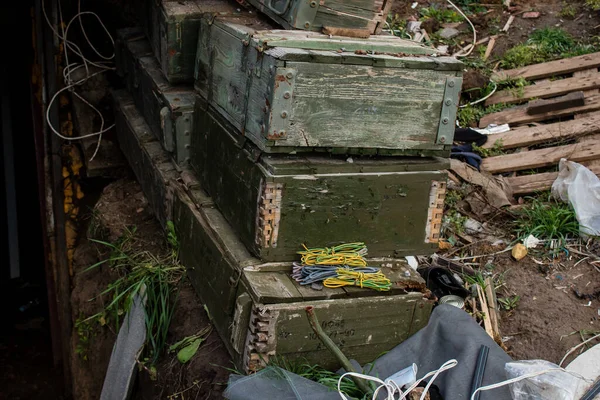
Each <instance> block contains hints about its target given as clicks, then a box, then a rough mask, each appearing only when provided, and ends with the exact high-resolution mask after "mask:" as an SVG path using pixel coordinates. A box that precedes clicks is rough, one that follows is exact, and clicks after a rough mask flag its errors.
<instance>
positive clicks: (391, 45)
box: [204, 14, 464, 71]
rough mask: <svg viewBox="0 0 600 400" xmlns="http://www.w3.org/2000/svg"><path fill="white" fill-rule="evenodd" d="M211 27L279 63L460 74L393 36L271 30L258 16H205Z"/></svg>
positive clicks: (453, 64)
mask: <svg viewBox="0 0 600 400" xmlns="http://www.w3.org/2000/svg"><path fill="white" fill-rule="evenodd" d="M204 18H206V19H207V20H208V21H209V23H210V24H215V25H216V26H218V27H219V28H220V29H222V30H224V31H225V32H227V33H229V34H231V35H232V36H234V37H236V38H238V39H240V40H242V41H244V42H246V41H247V42H248V43H249V45H251V46H253V47H255V48H257V49H258V50H259V51H261V52H263V51H264V52H265V54H268V55H270V56H272V57H274V58H276V59H279V60H282V61H306V62H312V63H330V64H341V63H343V64H352V65H377V66H380V67H391V68H415V69H436V70H447V71H462V69H463V67H464V65H463V63H462V62H461V61H459V60H457V59H456V58H453V57H441V56H439V54H440V52H439V51H438V50H436V49H433V48H431V47H427V46H424V45H422V44H419V43H415V42H413V41H410V40H405V39H401V38H399V37H396V36H392V35H373V36H371V37H370V38H368V39H360V38H350V37H343V36H330V35H326V34H322V33H320V32H312V31H296V30H281V29H273V25H272V24H270V23H269V22H268V21H267V20H265V19H263V18H261V17H260V16H259V15H251V14H240V15H221V16H215V15H214V14H206V15H205V16H204Z"/></svg>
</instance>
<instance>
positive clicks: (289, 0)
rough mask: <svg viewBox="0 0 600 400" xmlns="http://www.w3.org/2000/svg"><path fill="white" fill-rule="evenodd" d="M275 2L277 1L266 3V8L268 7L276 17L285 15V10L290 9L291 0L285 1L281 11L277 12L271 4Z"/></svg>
mask: <svg viewBox="0 0 600 400" xmlns="http://www.w3.org/2000/svg"><path fill="white" fill-rule="evenodd" d="M277 1H278V0H269V1H268V2H267V7H269V9H270V10H271V11H273V12H274V13H275V14H277V15H283V14H285V12H286V11H287V9H288V8H290V3H291V0H285V3H284V7H283V9H282V10H278V9H276V8H275V7H273V2H277Z"/></svg>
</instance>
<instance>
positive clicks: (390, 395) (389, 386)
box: [338, 359, 458, 400]
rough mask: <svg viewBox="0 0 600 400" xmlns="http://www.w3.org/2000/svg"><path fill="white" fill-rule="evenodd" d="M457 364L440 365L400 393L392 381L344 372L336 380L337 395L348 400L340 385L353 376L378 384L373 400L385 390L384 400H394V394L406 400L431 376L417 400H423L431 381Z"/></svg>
mask: <svg viewBox="0 0 600 400" xmlns="http://www.w3.org/2000/svg"><path fill="white" fill-rule="evenodd" d="M457 364H458V361H456V360H454V359H452V360H448V361H446V362H445V363H444V364H442V366H441V367H440V368H438V369H436V370H435V371H431V372H428V373H427V374H425V376H423V377H422V378H421V379H419V380H418V381H416V382H415V383H413V384H412V385H411V386H410V387H409V388H408V389H407V390H406V391H405V392H402V389H401V388H400V387H398V385H397V384H396V383H395V382H394V381H388V382H384V381H382V380H381V379H379V378H376V377H374V376H371V375H365V374H359V373H357V372H346V373H345V374H343V375H342V376H341V377H340V379H339V380H338V393H339V395H340V397H341V398H342V399H343V400H348V398H347V397H346V396H345V395H344V392H342V389H341V384H342V380H343V379H344V378H345V377H347V376H354V377H357V378H361V379H365V380H368V381H372V382H376V383H378V384H379V386H378V387H377V389H375V391H374V392H373V397H372V399H373V400H375V399H377V396H378V395H379V392H380V391H381V390H382V389H385V390H386V393H387V395H386V397H385V399H386V400H395V399H396V394H398V395H400V397H399V398H398V400H403V399H406V396H408V394H409V393H410V392H412V391H413V390H414V389H415V388H417V386H419V384H420V383H421V382H422V381H423V380H425V379H427V378H429V377H430V376H432V378H431V380H429V382H428V383H427V385H426V386H425V388H424V390H423V393H422V394H421V397H420V399H419V400H424V399H425V396H426V395H427V392H428V391H429V388H430V387H431V385H432V384H433V381H434V380H435V379H436V378H437V377H438V375H439V374H441V373H442V372H444V371H446V370H449V369H451V368H454V367H455V366H456V365H457Z"/></svg>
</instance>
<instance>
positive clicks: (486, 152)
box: [473, 139, 505, 157]
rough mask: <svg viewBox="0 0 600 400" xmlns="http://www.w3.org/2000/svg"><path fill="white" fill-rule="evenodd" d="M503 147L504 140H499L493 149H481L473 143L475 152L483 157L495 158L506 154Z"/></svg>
mask: <svg viewBox="0 0 600 400" xmlns="http://www.w3.org/2000/svg"><path fill="white" fill-rule="evenodd" d="M503 146H504V145H503V143H502V139H497V140H496V141H495V142H494V146H493V147H492V148H491V149H488V148H483V147H479V146H477V145H476V144H475V143H473V151H474V152H475V153H477V154H479V155H480V156H481V157H494V156H500V155H502V154H505V151H504V147H503Z"/></svg>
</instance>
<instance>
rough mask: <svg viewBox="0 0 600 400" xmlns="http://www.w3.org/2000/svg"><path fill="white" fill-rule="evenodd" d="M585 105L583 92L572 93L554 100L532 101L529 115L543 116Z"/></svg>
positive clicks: (528, 110)
mask: <svg viewBox="0 0 600 400" xmlns="http://www.w3.org/2000/svg"><path fill="white" fill-rule="evenodd" d="M583 105H585V97H584V95H583V92H581V91H579V92H571V93H569V94H566V95H564V96H560V97H554V98H552V99H547V100H535V101H532V102H530V103H529V106H528V107H527V114H541V113H547V112H552V111H558V110H564V109H565V108H572V107H581V106H583Z"/></svg>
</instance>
